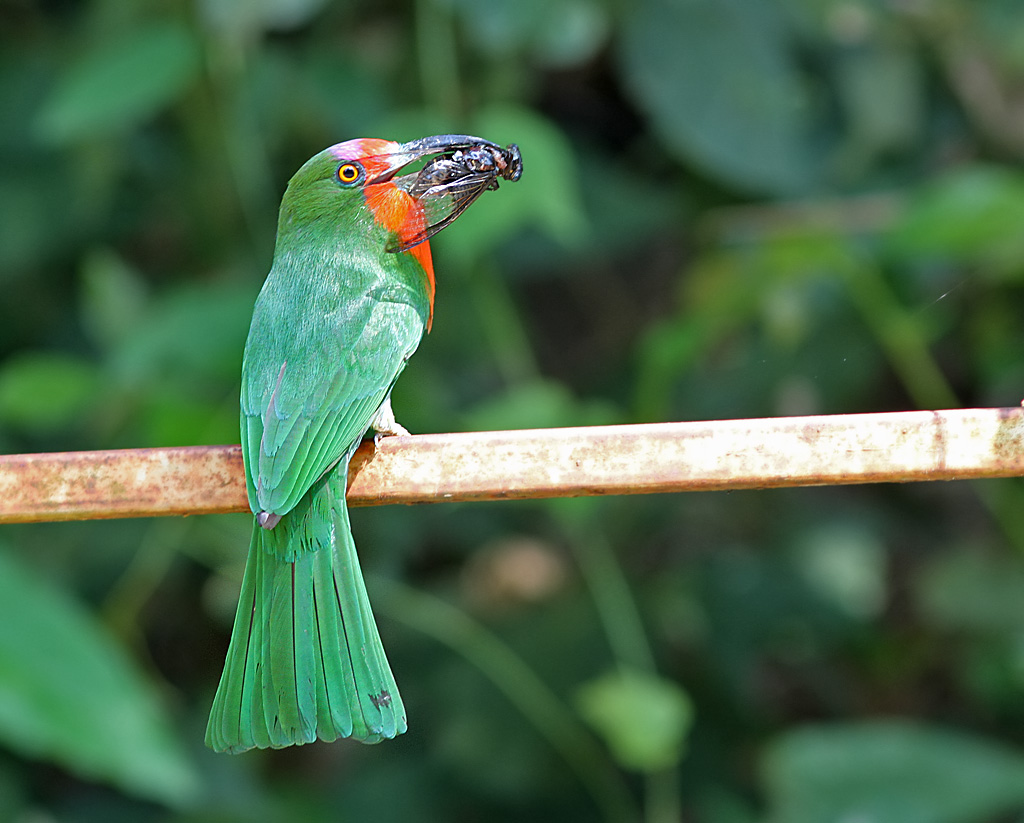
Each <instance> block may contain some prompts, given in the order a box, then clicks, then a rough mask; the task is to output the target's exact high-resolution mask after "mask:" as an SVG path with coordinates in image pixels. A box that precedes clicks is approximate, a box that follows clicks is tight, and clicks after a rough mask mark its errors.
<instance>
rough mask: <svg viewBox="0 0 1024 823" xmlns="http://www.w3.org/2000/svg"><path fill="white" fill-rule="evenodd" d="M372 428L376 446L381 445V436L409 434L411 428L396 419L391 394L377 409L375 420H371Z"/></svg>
mask: <svg viewBox="0 0 1024 823" xmlns="http://www.w3.org/2000/svg"><path fill="white" fill-rule="evenodd" d="M370 428H372V429H373V430H374V432H375V434H374V435H373V445H374V446H375V447H376V446H379V445H380V441H381V438H383V437H391V436H393V435H404V436H408V434H409V430H408V429H407V428H405V426H401V425H399V423H398V421H397V420H395V412H394V410H393V409H392V408H391V395H390V394H389V395H388V396H387V397H386V398H385V399H384V402H383V403H381V404H380V408H379V409H377V413H376V414H375V415H374V416H373V420H371V421H370Z"/></svg>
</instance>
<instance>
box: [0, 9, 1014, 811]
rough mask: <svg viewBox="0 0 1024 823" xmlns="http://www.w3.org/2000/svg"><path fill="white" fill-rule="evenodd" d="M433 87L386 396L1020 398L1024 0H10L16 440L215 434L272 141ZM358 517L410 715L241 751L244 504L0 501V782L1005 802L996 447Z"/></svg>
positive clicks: (420, 114) (6, 790) (849, 404)
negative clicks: (489, 176) (459, 158)
mask: <svg viewBox="0 0 1024 823" xmlns="http://www.w3.org/2000/svg"><path fill="white" fill-rule="evenodd" d="M449 131H451V132H469V133H473V134H480V135H481V136H484V137H487V138H490V139H492V140H495V141H498V142H500V143H502V144H503V145H504V144H506V143H510V142H517V143H518V144H519V145H520V146H521V148H522V153H523V157H524V162H525V173H524V175H523V179H522V181H521V182H520V183H518V184H515V185H511V184H507V183H506V184H503V185H502V187H501V191H500V192H498V193H490V194H488V195H486V196H484V197H483V198H482V199H481V200H480V202H479V203H477V204H476V205H475V206H474V207H473V208H472V209H471V210H470V211H469V212H468V213H467V214H466V215H465V216H464V217H463V218H461V219H460V220H459V221H458V222H457V223H456V224H455V225H454V226H453V227H452V228H451V229H449V230H447V231H446V232H444V233H443V234H442V235H441V236H440V237H439V238H438V239H437V240H436V241H435V242H434V259H435V264H436V269H437V273H438V294H437V309H436V315H435V321H434V332H433V333H432V334H431V335H430V336H429V337H428V338H426V339H425V340H424V343H423V345H422V346H421V348H420V352H419V353H418V354H417V355H416V357H415V359H414V360H413V362H412V363H411V365H410V368H409V369H408V370H407V371H406V373H405V374H404V375H403V377H402V379H401V381H400V382H399V384H398V388H397V389H396V391H395V397H394V405H395V409H396V413H397V415H398V418H399V420H400V421H401V422H402V423H403V424H404V425H405V426H407V427H408V428H410V429H411V430H413V431H415V432H441V431H458V430H486V429H492V428H494V429H499V428H516V427H547V426H561V425H588V424H598V423H619V422H646V421H660V420H702V419H720V418H742V417H757V416H775V415H792V414H815V413H820V414H838V413H847V412H862V411H889V410H905V409H933V408H951V407H965V406H974V405H978V406H1001V405H1007V406H1013V405H1017V404H1019V403H1020V401H1021V398H1022V397H1024V354H1022V352H1024V346H1022V344H1024V320H1022V316H1021V307H1022V284H1024V175H1022V174H1021V171H1020V165H1019V164H1020V161H1021V159H1022V157H1024V10H1022V7H1021V5H1020V3H1019V2H1018V0H889V1H888V2H885V1H884V0H772V1H771V2H769V0H635V2H616V0H601V2H586V0H520V2H515V3H513V2H500V1H499V0H487V2H476V1H475V0H419V2H416V3H411V4H407V3H403V2H397V0H396V2H356V1H355V0H353V2H336V3H329V2H324V1H323V0H262V2H242V1H241V0H202V1H200V0H196V2H192V3H176V2H169V0H168V1H167V2H161V0H137V2H132V3H124V2H115V1H114V0H92V1H91V2H82V3H76V2H56V0H55V1H54V2H30V0H20V2H19V0H4V1H3V2H0V451H3V452H8V453H18V452H37V451H58V450H64V449H72V450H80V449H99V448H130V447H140V446H169V445H191V444H201V443H234V442H237V438H238V431H237V392H238V370H239V363H240V355H241V348H242V343H243V340H244V337H245V333H246V329H247V326H248V320H249V315H250V311H251V307H252V302H253V300H254V298H255V295H256V293H257V291H258V289H259V287H260V285H261V283H262V279H263V277H264V275H265V273H266V271H267V269H268V266H269V261H270V254H271V251H272V247H273V237H274V224H275V215H276V209H277V205H278V202H279V199H280V195H281V192H282V191H283V188H284V186H285V184H286V182H287V180H288V178H289V176H290V175H291V174H292V173H293V172H294V170H295V169H296V168H298V166H299V165H300V164H301V163H302V162H303V161H304V160H305V159H306V158H307V157H309V156H310V155H312V154H314V153H316V152H317V151H319V150H320V149H322V148H324V147H325V146H327V145H330V144H332V143H335V142H339V141H341V140H344V139H348V138H351V137H356V136H375V137H387V138H391V139H398V140H405V139H411V138H413V137H419V136H423V135H428V134H435V133H440V132H449ZM353 522H354V528H355V532H356V538H357V542H358V544H359V546H360V547H361V554H362V557H363V561H364V567H365V569H366V571H367V576H368V585H369V588H370V594H371V600H372V601H373V602H374V605H375V609H376V611H377V614H378V617H379V622H380V626H381V633H382V635H383V637H384V641H385V645H386V647H387V649H388V654H389V657H390V659H391V662H392V666H393V668H394V670H395V673H396V676H397V678H398V681H399V683H400V685H401V688H402V693H403V696H404V698H405V702H406V705H407V707H408V711H409V726H410V731H409V733H408V734H406V735H405V736H404V737H402V738H400V739H398V740H396V741H392V742H387V743H384V744H381V745H379V746H376V747H364V746H360V745H357V744H353V743H349V742H345V741H342V742H338V743H336V744H333V745H323V744H317V745H313V746H307V747H303V748H301V749H292V750H286V751H281V752H269V753H250V754H247V755H244V756H240V757H228V756H224V755H215V754H213V753H211V752H209V751H207V750H206V749H205V748H204V746H203V744H202V738H203V732H204V728H205V723H206V714H207V711H208V709H209V704H210V700H211V697H212V694H213V690H214V688H215V686H216V683H217V679H218V677H219V674H220V668H221V664H222V661H223V654H224V650H225V647H226V645H227V638H228V633H229V630H230V623H231V617H232V615H233V611H234V606H235V599H236V596H237V589H238V585H239V581H240V576H241V568H242V563H243V560H244V557H245V551H246V547H247V545H248V531H249V523H250V521H249V519H248V518H247V517H245V516H242V515H237V516H224V517H194V518H187V519H163V520H139V521H111V522H90V523H76V524H41V525H31V526H18V527H15V526H8V527H5V528H3V529H2V530H0V819H3V820H14V821H21V822H23V823H24V822H27V821H50V820H53V821H62V822H63V821H68V823H86V822H89V823H91V821H290V820H297V819H302V820H308V821H320V820H323V821H333V820H368V819H373V820H378V821H404V820H437V821H504V820H509V821H511V820H521V819H530V820H537V821H546V820H551V821H564V820H594V819H604V820H614V821H618V820H628V819H640V818H645V819H647V820H649V821H676V820H680V819H682V820H685V821H702V822H703V821H709V822H710V823H719V822H721V823H755V822H757V823H816V822H817V821H821V822H822V823H827V822H828V821H858V823H861V822H862V821H870V823H890V821H891V823H933V822H934V823H944V821H949V823H974V822H975V821H978V823H981V822H982V821H986V822H988V821H992V822H993V823H1003V822H1004V821H1007V822H1008V821H1019V820H1020V819H1022V818H1021V816H1020V815H1021V814H1022V812H1021V809H1022V808H1024V751H1022V749H1021V745H1022V743H1024V596H1022V595H1024V563H1022V550H1024V494H1022V489H1021V486H1020V483H1019V482H1018V481H1016V480H1009V481H990V482H975V483H966V482H962V483H948V484H915V485H907V486H891V485H880V486H870V487H845V488H822V489H808V490H789V491H778V490H777V491H765V492H742V493H733V494H721V493H706V494H690V495H671V496H660V497H653V496H652V497H625V498H616V499H601V500H597V499H589V500H578V501H561V502H552V501H543V502H531V503H503V504H493V505H490V504H463V505H437V506H425V507H418V508H397V507H392V508H382V509H374V510H360V511H357V512H356V513H355V514H354V515H353Z"/></svg>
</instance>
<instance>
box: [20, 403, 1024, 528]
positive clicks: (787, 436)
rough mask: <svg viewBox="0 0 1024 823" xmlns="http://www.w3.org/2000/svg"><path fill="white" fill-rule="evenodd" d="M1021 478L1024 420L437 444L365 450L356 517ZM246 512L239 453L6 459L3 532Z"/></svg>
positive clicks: (1018, 416)
mask: <svg viewBox="0 0 1024 823" xmlns="http://www.w3.org/2000/svg"><path fill="white" fill-rule="evenodd" d="M1020 475H1024V410H1022V409H1020V408H1012V409H963V410H956V411H936V412H900V413H892V414H855V415H835V416H827V417H826V416H822V417H783V418H769V419H762V420H719V421H714V422H707V423H699V422H696V423H653V424H645V425H634V426H597V427H592V428H575V429H574V428H567V429H540V430H532V431H511V432H480V433H473V434H428V435H418V436H412V437H391V438H385V439H383V440H382V441H381V443H380V445H379V446H378V447H377V448H376V449H375V448H374V447H373V444H372V443H369V442H367V443H364V444H363V445H362V446H361V447H360V448H359V450H358V451H357V452H356V454H355V457H354V458H353V460H352V465H351V470H350V473H349V502H350V504H351V505H355V506H360V505H379V504H385V503H429V502H439V501H464V500H496V499H524V498H542V497H578V496H584V495H604V494H650V493H655V492H683V491H710V490H722V489H754V488H776V487H780V486H820V485H836V484H848V483H881V482H906V481H913V480H960V479H966V478H979V477H1013V476H1020ZM235 511H248V504H247V502H246V496H245V481H244V475H243V470H242V457H241V449H240V448H239V447H238V446H195V447H185V448H164V449H132V450H125V451H97V452H68V453H60V454H28V455H10V456H0V523H19V522H36V521H43V520H86V519H93V518H110V517H149V516H155V515H185V514H211V513H216V512H235Z"/></svg>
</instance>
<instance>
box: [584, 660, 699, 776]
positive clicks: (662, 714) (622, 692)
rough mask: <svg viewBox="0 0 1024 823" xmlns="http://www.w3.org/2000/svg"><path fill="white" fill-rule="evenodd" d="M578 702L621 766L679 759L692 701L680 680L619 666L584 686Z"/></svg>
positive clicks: (647, 767)
mask: <svg viewBox="0 0 1024 823" xmlns="http://www.w3.org/2000/svg"><path fill="white" fill-rule="evenodd" d="M577 703H578V705H579V708H580V712H581V714H582V715H583V717H584V719H585V720H586V721H587V722H588V723H590V725H591V726H593V727H594V729H595V730H596V731H597V732H598V734H600V735H601V736H602V737H603V738H604V739H605V741H606V742H607V743H608V747H609V748H610V749H611V751H612V754H613V755H614V757H615V759H616V760H617V761H618V762H619V763H620V764H621V765H622V766H623V767H625V768H627V769H633V770H636V771H641V772H650V771H658V770H659V769H664V768H667V767H669V766H672V765H674V764H676V763H678V762H679V760H680V759H681V757H682V754H683V748H684V744H685V742H686V736H687V735H688V734H689V732H690V727H691V726H692V725H693V705H692V703H691V702H690V698H689V696H688V695H687V694H686V692H684V691H683V690H682V688H680V687H679V685H677V684H676V683H673V682H672V681H670V680H665V679H664V678H661V677H658V676H657V675H652V674H647V673H646V672H641V671H637V670H634V669H621V670H618V671H614V672H609V673H608V674H605V675H602V676H601V677H599V678H598V679H596V680H592V681H591V682H589V683H587V684H585V685H584V686H583V687H581V688H580V690H579V694H578V695H577Z"/></svg>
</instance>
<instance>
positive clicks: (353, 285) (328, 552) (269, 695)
mask: <svg viewBox="0 0 1024 823" xmlns="http://www.w3.org/2000/svg"><path fill="white" fill-rule="evenodd" d="M422 159H426V160H427V162H426V164H425V165H424V166H423V168H422V169H421V170H419V171H418V172H410V173H407V174H405V175H400V172H401V171H402V170H403V169H405V168H406V167H407V166H409V165H410V164H411V163H414V162H415V161H417V160H422ZM521 172H522V160H521V158H520V155H519V150H518V148H517V147H516V146H514V145H512V146H509V147H508V148H506V149H502V148H501V147H499V146H498V145H496V144H495V143H491V142H489V141H487V140H482V139H481V138H479V137H470V136H467V135H439V136H436V137H426V138H423V139H421V140H414V141H412V142H410V143H404V144H399V143H394V142H391V141H388V140H373V139H361V140H349V141H347V142H345V143H339V144H338V145H336V146H332V147H331V148H329V149H326V150H324V151H322V152H320V154H318V155H316V156H315V157H313V158H311V159H310V160H309V161H308V162H307V163H306V164H305V165H304V166H303V167H302V168H301V169H299V171H298V172H297V173H296V174H295V176H294V177H293V178H292V179H291V182H290V183H289V184H288V189H287V191H286V192H285V195H284V198H283V200H282V202H281V211H280V216H279V218H278V226H277V244H276V247H275V250H274V259H273V264H272V266H271V269H270V274H269V275H268V276H267V279H266V282H265V283H264V286H263V289H262V291H261V292H260V295H259V297H258V298H257V300H256V306H255V308H254V310H253V318H252V325H251V327H250V329H249V337H248V339H247V341H246V344H245V354H244V358H243V363H242V392H241V429H242V456H243V459H244V463H245V471H246V484H247V487H248V496H249V506H250V508H251V509H252V512H253V534H252V541H251V542H250V546H249V555H248V559H247V561H246V568H245V574H244V577H243V580H242V590H241V595H240V599H239V604H238V611H237V613H236V615H235V623H234V628H233V629H232V632H231V641H230V644H229V647H228V652H227V659H226V661H225V664H224V673H223V675H222V676H221V680H220V685H219V686H218V688H217V694H216V696H215V697H214V700H213V708H212V710H211V712H210V722H209V725H208V727H207V731H206V742H207V744H208V745H209V746H210V747H211V748H213V749H216V750H217V751H227V752H242V751H246V750H247V749H251V748H254V747H258V748H271V747H272V748H280V747H284V746H291V745H299V744H303V743H311V742H313V741H314V740H316V739H320V740H324V741H332V740H335V739H337V738H339V737H351V738H353V739H355V740H359V741H361V742H364V743H376V742H378V741H380V740H384V739H386V738H392V737H395V736H396V735H399V734H401V733H402V732H404V731H405V730H406V719H405V708H404V706H403V705H402V699H401V697H400V696H399V694H398V689H397V687H396V686H395V679H394V677H393V675H392V674H391V668H390V666H389V665H388V661H387V658H386V657H385V655H384V648H383V646H382V645H381V642H380V637H379V635H378V633H377V627H376V624H375V623H374V619H373V614H372V613H371V611H370V603H369V600H368V599H367V595H366V588H365V585H364V583H363V577H362V573H361V572H360V569H359V560H358V558H357V556H356V547H355V543H354V542H353V539H352V532H351V529H350V527H349V518H348V510H347V508H346V505H345V486H346V478H347V474H348V464H349V459H350V458H351V457H352V454H353V452H354V451H355V449H356V447H357V446H358V445H359V442H360V440H361V439H362V438H363V436H364V435H365V434H366V432H367V431H368V430H369V429H370V428H371V427H372V428H373V429H374V430H375V431H376V432H377V433H378V436H380V435H385V434H405V433H406V432H405V430H404V429H402V428H401V426H399V425H398V424H397V423H396V422H395V418H394V414H393V413H392V411H391V399H390V398H391V389H392V387H393V386H394V385H395V380H396V379H397V378H398V375H399V374H400V373H401V371H402V369H403V368H404V367H405V364H406V361H407V360H408V359H409V358H410V357H411V356H412V354H413V352H414V351H416V347H417V346H418V345H419V342H420V338H421V337H422V336H423V334H424V332H425V331H427V330H429V328H430V323H431V318H432V315H433V303H434V270H433V265H432V262H431V257H430V246H429V244H428V243H427V238H428V237H430V236H432V235H433V234H434V233H436V232H437V231H440V230H441V229H442V228H443V227H445V226H446V225H448V224H449V223H451V222H452V220H454V219H455V218H456V217H457V216H458V215H459V214H461V212H462V211H463V210H464V209H465V208H466V207H468V206H469V204H470V203H471V202H472V201H473V200H474V199H476V197H477V196H478V195H479V194H481V193H482V192H483V191H485V190H487V189H494V188H497V184H498V178H499V177H501V178H505V179H507V180H517V179H518V178H519V175H520V174H521Z"/></svg>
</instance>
